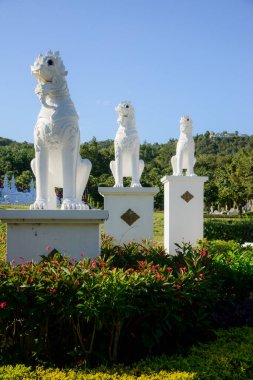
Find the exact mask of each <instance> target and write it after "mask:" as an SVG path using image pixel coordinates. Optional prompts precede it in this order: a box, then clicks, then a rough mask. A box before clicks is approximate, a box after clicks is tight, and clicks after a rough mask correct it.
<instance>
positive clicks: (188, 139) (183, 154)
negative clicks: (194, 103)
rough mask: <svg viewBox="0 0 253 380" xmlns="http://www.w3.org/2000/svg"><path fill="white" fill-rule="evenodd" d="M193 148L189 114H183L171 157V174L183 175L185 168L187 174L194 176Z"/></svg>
mask: <svg viewBox="0 0 253 380" xmlns="http://www.w3.org/2000/svg"><path fill="white" fill-rule="evenodd" d="M194 149H195V144H194V140H193V137H192V120H191V119H190V117H189V116H183V117H181V119H180V136H179V139H178V142H177V151H176V155H175V156H173V157H172V159H171V164H172V168H173V175H176V176H181V175H183V170H184V169H186V175H187V176H194V175H195V174H194V165H195V161H196V160H195V158H194Z"/></svg>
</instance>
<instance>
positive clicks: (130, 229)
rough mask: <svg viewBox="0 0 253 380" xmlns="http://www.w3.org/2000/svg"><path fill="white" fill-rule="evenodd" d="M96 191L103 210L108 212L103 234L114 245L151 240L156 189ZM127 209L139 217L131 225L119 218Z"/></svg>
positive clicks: (106, 189) (136, 188)
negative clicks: (101, 197)
mask: <svg viewBox="0 0 253 380" xmlns="http://www.w3.org/2000/svg"><path fill="white" fill-rule="evenodd" d="M98 191H99V193H100V194H101V195H102V196H103V197H104V209H106V210H108V211H109V219H108V220H107V221H106V222H105V225H104V228H105V233H106V234H107V235H110V236H112V237H113V238H114V241H115V243H116V244H122V243H128V242H131V241H133V242H141V241H142V240H145V239H148V240H153V212H154V196H155V195H156V194H157V193H158V191H159V189H158V188H156V187H141V188H139V187H135V188H132V187H125V188H120V187H99V188H98ZM129 209H130V210H132V211H133V212H135V213H136V214H137V215H138V216H139V219H137V220H136V221H135V222H134V223H133V224H132V225H128V224H127V223H126V222H125V221H124V220H122V218H121V216H122V215H123V214H124V213H125V212H126V211H127V210H129Z"/></svg>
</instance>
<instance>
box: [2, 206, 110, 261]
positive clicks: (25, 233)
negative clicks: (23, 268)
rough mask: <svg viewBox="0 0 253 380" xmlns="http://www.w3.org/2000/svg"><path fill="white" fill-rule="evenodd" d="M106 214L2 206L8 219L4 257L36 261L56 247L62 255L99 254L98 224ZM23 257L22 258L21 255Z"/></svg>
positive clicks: (4, 216) (77, 258)
mask: <svg viewBox="0 0 253 380" xmlns="http://www.w3.org/2000/svg"><path fill="white" fill-rule="evenodd" d="M106 218H108V212H107V211H102V210H66V211H65V210H38V211H35V210H3V211H0V219H1V222H3V223H7V261H12V260H15V262H16V263H18V262H21V261H23V260H25V261H27V260H33V261H35V262H39V261H40V260H41V255H45V256H47V255H48V254H49V253H50V252H51V251H52V250H54V249H55V250H57V251H58V252H60V253H61V254H63V255H64V256H69V257H71V258H75V259H76V260H80V259H81V254H84V255H85V256H86V257H91V258H94V257H96V256H98V255H99V254H100V224H101V223H103V222H104V220H105V219H106ZM20 257H22V259H20Z"/></svg>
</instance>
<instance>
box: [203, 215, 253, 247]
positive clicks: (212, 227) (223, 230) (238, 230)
mask: <svg viewBox="0 0 253 380" xmlns="http://www.w3.org/2000/svg"><path fill="white" fill-rule="evenodd" d="M204 237H205V238H206V239H207V240H217V239H220V240H221V239H222V240H226V241H229V240H234V241H236V242H238V243H244V242H253V220H252V218H251V219H248V218H247V219H236V218H235V219H205V221H204Z"/></svg>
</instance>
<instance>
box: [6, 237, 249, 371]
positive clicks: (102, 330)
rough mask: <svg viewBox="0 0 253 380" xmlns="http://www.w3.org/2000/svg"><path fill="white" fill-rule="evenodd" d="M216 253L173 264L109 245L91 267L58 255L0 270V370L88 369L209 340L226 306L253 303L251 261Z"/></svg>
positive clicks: (159, 252) (151, 251)
mask: <svg viewBox="0 0 253 380" xmlns="http://www.w3.org/2000/svg"><path fill="white" fill-rule="evenodd" d="M233 244H234V243H233ZM215 249H216V248H215V244H214V243H212V244H211V245H210V253H208V245H207V246H206V244H205V243H203V244H202V245H201V246H200V247H199V248H196V249H193V248H192V247H191V246H190V245H189V244H186V245H184V246H182V247H178V254H177V256H168V255H166V254H165V252H164V251H163V249H162V248H161V247H156V246H151V245H148V244H147V245H144V244H136V243H131V244H127V245H125V246H123V247H120V246H116V247H115V246H112V244H111V241H110V239H106V240H105V241H104V244H103V250H102V251H103V254H102V256H101V257H98V258H97V259H94V260H89V259H83V260H81V261H80V262H73V261H71V260H70V259H68V258H63V257H62V256H61V255H60V254H56V255H55V256H54V257H53V258H51V259H46V258H44V260H43V261H42V262H41V263H40V264H34V263H32V262H24V263H22V264H19V265H17V266H14V263H9V264H6V263H4V262H2V263H1V265H0V347H1V348H2V351H1V357H0V360H1V361H2V363H9V362H13V360H15V361H16V362H19V363H22V362H23V363H31V364H34V363H37V364H44V363H49V364H50V363H51V364H53V365H59V366H63V365H68V366H74V365H75V363H76V362H77V361H79V360H85V362H86V364H87V365H88V366H89V367H90V366H94V365H97V364H99V363H100V364H101V363H104V362H111V363H113V362H118V361H125V362H127V361H128V362H131V361H133V360H137V359H139V358H142V357H145V356H147V355H151V354H160V353H174V352H175V351H176V350H177V349H180V350H182V349H183V348H184V349H186V348H187V347H188V346H189V345H190V344H192V343H193V342H196V341H198V340H200V339H207V338H210V336H212V326H213V321H215V323H216V326H217V325H218V322H219V318H218V317H217V313H218V312H219V305H220V303H221V302H222V303H223V304H225V305H227V304H231V302H235V301H236V300H237V299H238V298H240V300H242V299H248V298H249V295H250V292H251V291H252V289H253V287H252V252H253V251H252V250H247V249H244V250H243V249H241V250H240V251H239V253H240V254H239V255H238V253H236V249H235V250H234V251H233V255H234V256H233V255H232V253H231V252H230V253H229V250H228V251H226V250H225V248H224V251H226V253H225V254H224V255H223V256H224V257H225V258H226V259H223V256H222V257H220V255H219V253H216V251H215ZM229 249H230V248H229ZM233 249H234V248H233ZM242 253H243V254H242ZM245 255H246V256H247V255H248V256H247V257H248V259H247V260H245V257H246V256H245ZM231 257H233V259H231ZM242 286H243V287H244V289H243V292H242V289H241V287H242ZM214 316H215V318H214ZM126 358H127V359H126Z"/></svg>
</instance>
